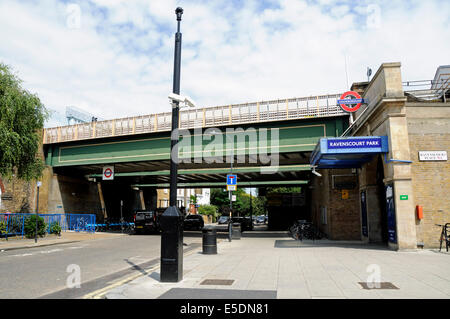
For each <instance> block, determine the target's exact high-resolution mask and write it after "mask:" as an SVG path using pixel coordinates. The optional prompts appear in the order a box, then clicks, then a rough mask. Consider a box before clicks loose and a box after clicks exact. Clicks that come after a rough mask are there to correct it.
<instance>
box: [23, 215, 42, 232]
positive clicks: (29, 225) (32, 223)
mask: <svg viewBox="0 0 450 319" xmlns="http://www.w3.org/2000/svg"><path fill="white" fill-rule="evenodd" d="M46 228H47V225H46V224H45V221H44V218H42V217H40V216H39V218H38V236H39V237H44V236H45V230H46ZM24 232H25V236H26V237H27V238H34V237H35V234H36V215H31V216H29V217H27V218H26V219H25V226H24Z"/></svg>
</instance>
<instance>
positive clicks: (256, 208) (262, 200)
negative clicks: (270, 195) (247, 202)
mask: <svg viewBox="0 0 450 319" xmlns="http://www.w3.org/2000/svg"><path fill="white" fill-rule="evenodd" d="M266 203H267V198H266V197H264V196H260V197H253V202H252V206H253V215H254V216H259V215H266Z"/></svg>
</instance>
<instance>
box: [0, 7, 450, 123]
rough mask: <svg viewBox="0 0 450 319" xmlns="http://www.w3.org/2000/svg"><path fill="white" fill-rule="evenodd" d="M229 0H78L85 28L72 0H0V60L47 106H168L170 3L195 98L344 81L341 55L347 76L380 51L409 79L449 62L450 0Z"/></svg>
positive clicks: (374, 60)
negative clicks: (73, 17) (178, 13)
mask: <svg viewBox="0 0 450 319" xmlns="http://www.w3.org/2000/svg"><path fill="white" fill-rule="evenodd" d="M73 2H74V3H76V2H75V1H73ZM233 3H235V2H230V1H225V0H223V1H211V2H203V1H181V0H178V1H175V0H170V1H164V0H160V1H156V0H151V1H147V0H134V1H131V0H130V1H125V0H122V1H120V0H116V1H111V0H107V1H106V0H91V1H83V2H80V9H81V14H82V15H81V28H80V29H69V28H68V27H67V23H66V22H67V18H68V17H67V12H66V9H67V3H63V2H59V1H57V0H44V1H23V2H17V1H12V0H2V1H1V2H0V39H2V40H1V41H2V46H0V61H3V62H5V63H7V64H9V65H11V66H13V67H14V69H15V70H16V71H17V72H18V75H19V77H21V78H22V79H23V80H24V81H25V87H26V88H28V89H29V90H31V91H32V92H36V93H38V95H39V96H40V98H41V100H42V101H43V102H44V103H45V104H46V105H47V106H48V107H51V108H54V109H56V110H59V111H60V112H64V108H65V107H66V106H67V105H75V106H79V107H81V106H84V107H86V108H87V111H89V112H91V113H94V114H96V115H97V116H98V117H101V118H113V117H125V116H131V115H136V114H148V113H154V112H164V111H169V110H170V108H169V105H168V102H167V95H168V93H169V92H170V91H171V89H172V76H173V50H174V32H175V29H176V18H175V13H174V10H175V8H176V7H177V6H182V7H183V8H184V15H183V21H182V32H183V50H182V70H181V75H182V79H181V90H182V92H184V93H186V94H188V95H190V96H192V97H193V98H194V99H195V100H196V101H197V103H198V104H199V105H202V106H213V105H227V104H231V103H241V102H247V101H253V100H261V99H269V98H270V99H272V98H287V97H293V96H307V95H313V94H323V93H339V92H342V91H343V90H345V89H347V86H346V77H345V66H344V64H345V60H344V56H345V55H346V56H347V62H348V73H349V80H350V83H351V82H356V81H364V80H365V79H366V76H365V73H366V67H367V66H370V67H371V68H372V69H373V70H374V71H376V69H377V68H378V67H379V65H380V64H381V63H383V62H394V61H400V62H402V69H403V77H404V79H408V80H417V79H431V78H432V77H433V75H434V72H435V69H436V68H437V66H439V65H442V64H449V63H450V61H449V60H448V57H449V56H450V55H449V52H450V50H449V49H450V43H449V42H448V41H446V39H447V38H448V34H450V32H449V31H450V16H449V12H450V3H449V2H448V1H438V0H433V1H418V0H414V1H409V2H406V1H392V0H391V1H388V0H380V1H358V3H357V5H355V3H354V2H353V1H341V0H340V1H337V0H320V1H317V2H315V3H312V2H311V1H300V0H280V1H271V2H270V6H268V7H267V8H265V9H264V8H261V3H260V2H257V1H245V2H241V3H240V4H239V7H236V6H238V4H235V6H233ZM267 3H268V2H267ZM368 5H372V6H373V5H375V8H379V11H377V10H375V11H374V10H368V9H367V8H368ZM373 12H375V14H379V18H380V19H379V20H376V19H374V18H377V16H375V17H374V16H372V17H368V16H367V14H368V13H373ZM368 19H369V20H368ZM368 21H369V22H371V21H372V22H373V21H379V22H380V23H379V24H373V23H372V24H370V23H369V24H368V23H367V22H368Z"/></svg>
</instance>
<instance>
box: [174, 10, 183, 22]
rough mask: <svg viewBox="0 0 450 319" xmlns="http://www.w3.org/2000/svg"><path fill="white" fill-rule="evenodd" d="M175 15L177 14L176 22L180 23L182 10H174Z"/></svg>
mask: <svg viewBox="0 0 450 319" xmlns="http://www.w3.org/2000/svg"><path fill="white" fill-rule="evenodd" d="M175 13H176V14H177V21H181V15H182V14H183V8H181V7H178V8H177V9H176V10H175Z"/></svg>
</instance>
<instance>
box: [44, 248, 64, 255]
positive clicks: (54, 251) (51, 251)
mask: <svg viewBox="0 0 450 319" xmlns="http://www.w3.org/2000/svg"><path fill="white" fill-rule="evenodd" d="M63 250H64V249H61V248H57V249H52V250H41V251H40V253H41V254H51V253H56V252H58V251H63Z"/></svg>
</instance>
